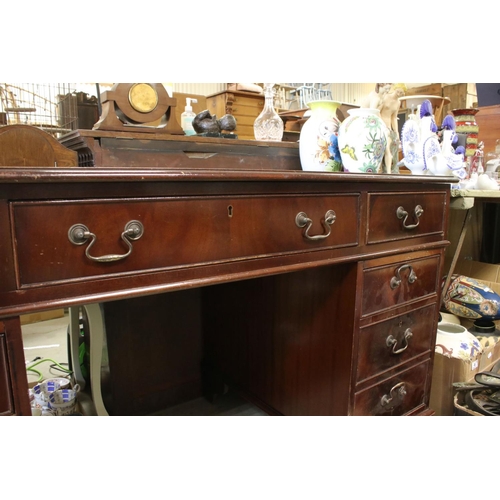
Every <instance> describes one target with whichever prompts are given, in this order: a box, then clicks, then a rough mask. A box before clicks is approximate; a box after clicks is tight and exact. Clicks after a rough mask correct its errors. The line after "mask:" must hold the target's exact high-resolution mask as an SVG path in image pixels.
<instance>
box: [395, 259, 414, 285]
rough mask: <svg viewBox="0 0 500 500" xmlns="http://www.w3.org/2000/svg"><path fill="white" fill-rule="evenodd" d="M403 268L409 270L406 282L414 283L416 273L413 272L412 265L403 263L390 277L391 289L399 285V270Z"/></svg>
mask: <svg viewBox="0 0 500 500" xmlns="http://www.w3.org/2000/svg"><path fill="white" fill-rule="evenodd" d="M405 269H409V270H410V274H409V275H408V283H415V281H417V275H416V274H415V271H414V270H413V267H411V266H410V264H403V265H402V266H399V267H398V268H397V269H396V271H395V273H394V276H393V277H392V278H391V288H392V289H393V290H394V288H397V287H398V286H399V285H401V281H402V279H401V272H402V271H404V270H405Z"/></svg>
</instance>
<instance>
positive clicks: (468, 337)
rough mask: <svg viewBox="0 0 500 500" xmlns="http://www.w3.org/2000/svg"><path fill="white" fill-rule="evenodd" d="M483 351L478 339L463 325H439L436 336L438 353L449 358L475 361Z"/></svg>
mask: <svg viewBox="0 0 500 500" xmlns="http://www.w3.org/2000/svg"><path fill="white" fill-rule="evenodd" d="M482 351H483V348H482V347H481V344H480V342H479V341H478V339H477V338H476V337H475V336H474V335H473V334H472V333H471V332H469V331H468V330H467V328H465V327H464V326H462V325H457V324H455V323H444V322H443V323H439V324H438V327H437V334H436V352H439V353H440V354H443V355H444V356H446V357H448V358H458V359H462V360H465V361H471V362H472V361H474V360H475V359H476V358H477V356H478V354H480V353H481V352H482Z"/></svg>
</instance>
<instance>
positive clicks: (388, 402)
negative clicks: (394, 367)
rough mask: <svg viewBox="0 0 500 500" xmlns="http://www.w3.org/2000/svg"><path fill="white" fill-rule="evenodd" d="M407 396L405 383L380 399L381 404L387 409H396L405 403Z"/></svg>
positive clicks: (398, 385)
mask: <svg viewBox="0 0 500 500" xmlns="http://www.w3.org/2000/svg"><path fill="white" fill-rule="evenodd" d="M405 396H406V387H405V383H404V382H400V383H399V384H396V385H395V386H394V387H393V388H392V389H391V390H390V392H389V394H385V395H384V396H382V398H381V399H380V404H381V405H382V406H384V407H387V408H394V407H395V406H398V405H400V404H401V403H402V402H403V399H404V398H405Z"/></svg>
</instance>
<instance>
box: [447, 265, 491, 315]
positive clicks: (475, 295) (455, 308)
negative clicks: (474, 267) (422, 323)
mask: <svg viewBox="0 0 500 500" xmlns="http://www.w3.org/2000/svg"><path fill="white" fill-rule="evenodd" d="M445 280H446V277H445V278H443V283H444V281H445ZM443 305H444V307H445V308H446V310H447V311H449V312H450V313H452V314H454V315H455V316H459V317H461V318H467V319H470V320H473V321H474V320H476V319H487V320H491V321H495V320H498V319H500V296H499V295H498V294H497V293H495V292H494V291H493V290H492V289H491V288H490V287H489V286H487V285H486V284H485V283H482V282H481V281H477V280H475V279H473V278H469V277H467V276H462V275H457V274H453V275H452V277H451V281H450V285H449V286H448V290H446V291H443Z"/></svg>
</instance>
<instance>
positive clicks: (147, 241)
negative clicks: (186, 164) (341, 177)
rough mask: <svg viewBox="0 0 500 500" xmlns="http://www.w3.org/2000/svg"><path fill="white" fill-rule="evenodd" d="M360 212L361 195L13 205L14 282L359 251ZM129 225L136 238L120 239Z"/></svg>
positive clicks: (42, 281)
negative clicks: (77, 235)
mask: <svg viewBox="0 0 500 500" xmlns="http://www.w3.org/2000/svg"><path fill="white" fill-rule="evenodd" d="M359 207H360V195H359V194H357V193H354V194H342V195H319V196H315V195H309V196H289V195H271V196H257V195H255V196H234V197H210V196H207V197H189V198H183V197H179V198H154V199H109V200H102V199H98V200H82V201H73V202H14V203H12V204H11V212H12V213H11V217H12V220H13V227H14V242H15V243H14V245H15V248H14V255H15V258H16V264H17V274H18V286H20V287H22V286H32V285H36V284H40V283H47V282H54V281H65V280H74V279H81V278H89V277H92V276H103V275H107V274H114V273H127V272H138V271H151V270H156V269H165V268H176V267H183V266H194V265H206V264H210V263H216V262H227V261H233V260H234V261H238V260H242V259H254V258H261V257H265V256H275V255H280V254H281V255H282V254H289V253H297V252H309V251H314V250H324V249H329V248H332V249H333V248H339V247H346V246H356V245H358V242H359V219H360V217H359V214H360V208H359ZM332 211H333V216H332ZM299 214H301V215H302V217H301V221H302V223H303V225H302V226H301V225H300V224H298V222H297V216H298V215H299ZM327 214H329V215H327ZM325 219H327V220H328V221H329V223H327V222H325ZM130 222H132V223H134V224H136V223H139V225H140V226H142V234H141V235H140V237H139V238H132V239H129V238H127V237H125V239H124V238H123V235H122V233H123V232H124V230H125V227H126V226H127V224H129V223H130ZM74 226H78V227H79V228H81V233H83V232H85V230H87V231H86V232H85V234H86V238H87V239H86V240H84V241H80V242H79V243H78V244H77V243H75V242H74V241H73V242H72V241H70V238H69V233H70V230H71V229H72V228H73V227H74ZM86 253H87V255H86Z"/></svg>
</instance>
